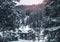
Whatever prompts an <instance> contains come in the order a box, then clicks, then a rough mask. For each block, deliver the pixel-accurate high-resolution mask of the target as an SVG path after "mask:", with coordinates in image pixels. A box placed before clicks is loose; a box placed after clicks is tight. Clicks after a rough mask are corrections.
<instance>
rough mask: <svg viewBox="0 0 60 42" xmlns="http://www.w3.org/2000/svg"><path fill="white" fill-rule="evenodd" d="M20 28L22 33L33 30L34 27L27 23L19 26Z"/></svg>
mask: <svg viewBox="0 0 60 42" xmlns="http://www.w3.org/2000/svg"><path fill="white" fill-rule="evenodd" d="M19 30H21V31H22V32H21V33H29V32H28V31H29V30H31V31H33V29H32V28H29V26H28V25H27V26H21V27H20V28H19Z"/></svg>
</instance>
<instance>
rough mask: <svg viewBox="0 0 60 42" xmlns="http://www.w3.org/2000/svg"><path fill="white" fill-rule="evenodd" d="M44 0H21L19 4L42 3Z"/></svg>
mask: <svg viewBox="0 0 60 42" xmlns="http://www.w3.org/2000/svg"><path fill="white" fill-rule="evenodd" d="M43 1H44V0H21V1H20V2H19V3H17V5H32V4H41V3H42V2H43Z"/></svg>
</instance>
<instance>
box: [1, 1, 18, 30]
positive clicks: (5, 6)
mask: <svg viewBox="0 0 60 42" xmlns="http://www.w3.org/2000/svg"><path fill="white" fill-rule="evenodd" d="M15 1H16V0H15ZM17 1H18V0H17ZM15 5H16V3H14V2H13V0H0V29H1V28H2V30H6V29H15V28H17V27H18V26H19V21H18V20H19V19H18V18H19V17H18V12H16V11H15V8H14V7H15Z"/></svg>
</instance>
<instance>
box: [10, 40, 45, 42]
mask: <svg viewBox="0 0 60 42" xmlns="http://www.w3.org/2000/svg"><path fill="white" fill-rule="evenodd" d="M10 42H33V40H22V39H19V40H18V41H10ZM34 42H45V40H40V41H38V40H35V41H34Z"/></svg>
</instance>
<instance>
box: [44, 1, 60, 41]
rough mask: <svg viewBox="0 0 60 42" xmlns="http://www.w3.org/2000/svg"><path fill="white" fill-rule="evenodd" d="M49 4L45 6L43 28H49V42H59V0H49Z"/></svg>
mask: <svg viewBox="0 0 60 42" xmlns="http://www.w3.org/2000/svg"><path fill="white" fill-rule="evenodd" d="M49 1H50V3H49V4H48V3H47V4H48V5H46V13H45V17H47V21H46V22H45V28H50V29H51V31H50V37H49V41H50V42H60V37H59V36H60V31H59V30H60V8H59V7H60V0H49Z"/></svg>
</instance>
